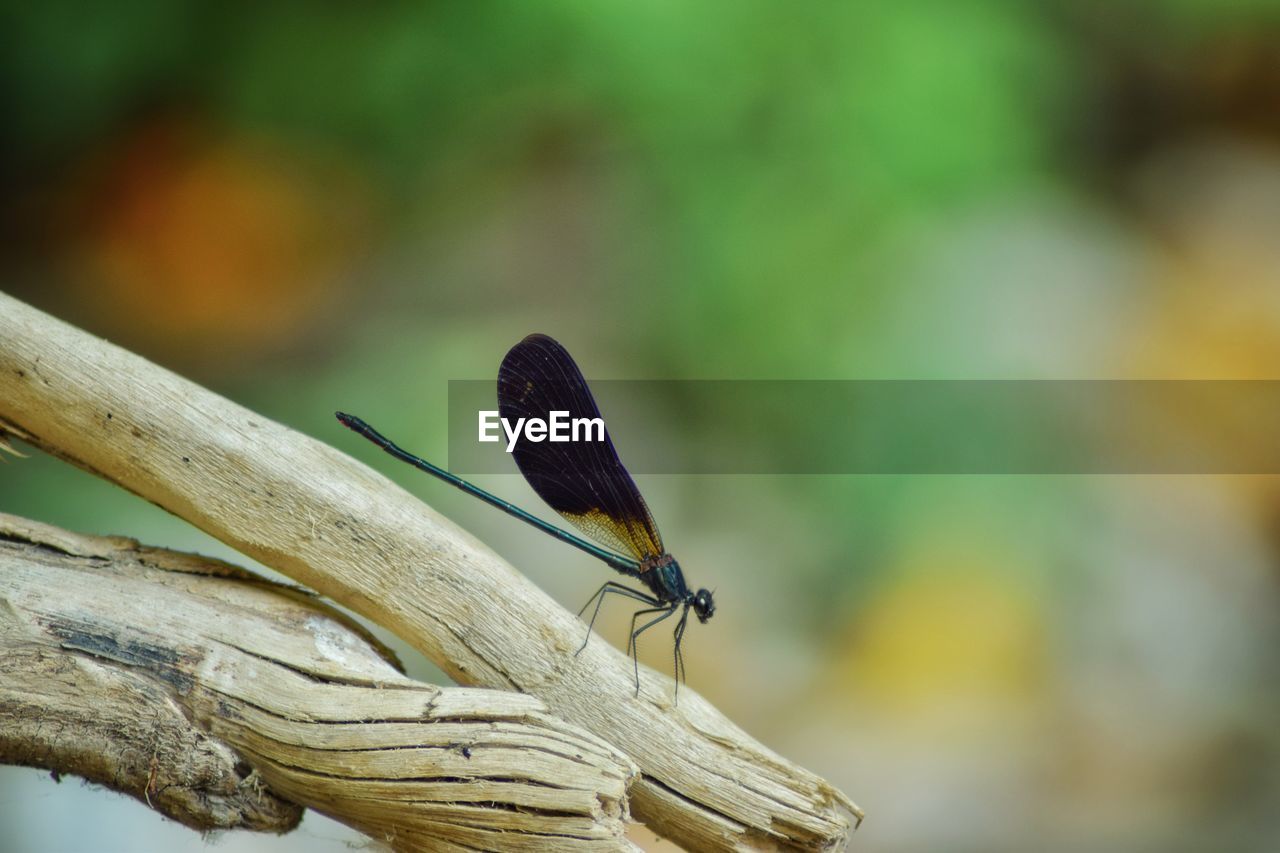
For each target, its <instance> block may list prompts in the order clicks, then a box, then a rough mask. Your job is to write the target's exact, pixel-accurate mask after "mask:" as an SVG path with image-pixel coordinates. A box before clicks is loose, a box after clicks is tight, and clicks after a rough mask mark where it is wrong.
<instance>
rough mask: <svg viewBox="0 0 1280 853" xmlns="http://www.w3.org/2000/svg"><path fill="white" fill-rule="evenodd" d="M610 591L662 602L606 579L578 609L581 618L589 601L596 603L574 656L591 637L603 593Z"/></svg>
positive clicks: (585, 645) (649, 602) (636, 598)
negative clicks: (584, 634) (580, 608)
mask: <svg viewBox="0 0 1280 853" xmlns="http://www.w3.org/2000/svg"><path fill="white" fill-rule="evenodd" d="M610 592H612V593H614V594H616V595H625V596H626V597H627V598H634V599H635V600H636V601H639V602H642V603H644V604H661V603H662V602H660V601H658V599H656V598H654V597H653V596H651V595H646V594H645V593H643V592H640V591H639V590H638V589H632V588H631V587H629V586H623V585H622V584H620V583H618V582H617V581H606V582H605V583H604V584H602V585H601V586H600V588H599V589H598V590H596V594H595V595H593V596H591V597H590V598H588V599H587V603H586V604H584V605H582V610H579V611H578V616H579V618H581V616H582V614H583V612H584V611H585V610H586V609H587V608H588V607H590V606H591V602H593V601H594V602H595V603H596V609H595V610H594V611H592V613H591V621H590V622H589V623H587V635H586V636H585V637H583V638H582V645H581V646H578V650H577V651H576V652H574V653H573V656H574V657H577V656H578V655H580V654H581V653H582V650H583V649H585V648H586V647H587V642H588V641H589V640H590V639H591V629H592V628H593V627H595V624H596V617H597V616H599V615H600V605H602V604H604V597H605V594H606V593H610Z"/></svg>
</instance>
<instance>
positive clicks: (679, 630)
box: [675, 604, 689, 703]
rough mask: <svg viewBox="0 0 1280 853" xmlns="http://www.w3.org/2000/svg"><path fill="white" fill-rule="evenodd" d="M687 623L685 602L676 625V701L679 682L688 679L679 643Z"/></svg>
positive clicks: (678, 699)
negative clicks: (678, 622)
mask: <svg viewBox="0 0 1280 853" xmlns="http://www.w3.org/2000/svg"><path fill="white" fill-rule="evenodd" d="M688 624H689V606H688V605H687V604H686V605H685V608H684V613H681V614H680V624H679V625H676V651H675V658H676V664H675V666H676V691H675V702H676V703H679V701H680V682H681V681H688V680H689V679H688V678H687V677H685V674H684V652H682V651H680V643H681V642H683V641H684V629H685V626H686V625H688Z"/></svg>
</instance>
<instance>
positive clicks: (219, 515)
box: [0, 294, 861, 850]
mask: <svg viewBox="0 0 1280 853" xmlns="http://www.w3.org/2000/svg"><path fill="white" fill-rule="evenodd" d="M338 403H341V401H335V406H334V408H338V405H336V404H338ZM6 428H7V430H8V431H9V432H10V433H12V434H13V435H15V436H17V437H19V438H22V439H23V440H25V441H28V442H30V443H32V444H34V445H36V446H38V447H40V448H42V449H44V450H46V451H48V452H50V453H53V454H56V455H58V456H60V457H62V458H64V459H66V460H68V461H70V462H72V463H74V464H76V465H79V466H81V467H82V468H85V469H87V470H90V471H92V472H94V473H97V474H98V475H100V476H103V477H105V478H107V479H109V480H111V481H112V482H115V483H117V484H119V485H121V486H123V487H124V488H127V489H129V490H131V491H133V492H135V493H137V494H139V495H141V496H143V497H145V498H146V499H148V500H150V501H152V502H154V503H156V504H158V505H159V506H161V507H164V508H165V509H167V510H169V511H170V512H172V513H174V514H176V515H178V516H180V517H182V518H184V519H186V520H187V521H189V522H191V523H192V524H194V525H196V526H198V527H200V528H201V529H202V530H205V531H206V532H208V533H210V534H212V535H213V536H215V537H217V538H219V539H221V540H222V541H224V542H226V543H228V544H230V545H231V546H233V547H235V548H237V549H238V550H240V551H241V552H242V553H245V554H247V555H249V556H250V557H253V558H254V559H256V560H259V561H260V562H262V563H263V564H265V565H268V566H271V567H272V568H274V569H276V570H278V571H280V572H282V573H283V574H285V575H287V576H289V577H291V578H293V579H294V580H296V581H298V582H300V583H302V584H304V585H306V586H308V587H310V588H312V589H315V590H317V591H319V592H320V593H322V594H324V595H326V596H328V597H330V598H331V599H333V600H334V601H336V602H338V603H340V604H342V605H344V606H346V607H349V608H350V609H352V610H353V611H355V612H357V613H360V614H362V615H363V616H366V617H368V618H369V619H371V620H373V621H374V622H376V623H378V624H380V625H383V626H384V627H386V628H388V629H390V630H391V631H393V632H395V633H396V634H397V635H399V636H400V637H402V638H404V639H405V640H406V641H408V642H410V643H411V644H413V645H414V646H416V647H417V648H418V649H420V650H421V651H422V652H423V653H424V654H426V655H427V656H428V657H429V658H431V659H432V660H433V661H435V662H436V663H437V664H438V665H440V666H441V668H443V669H444V670H445V671H446V672H448V673H449V674H450V675H451V676H452V677H453V678H454V679H456V680H457V681H459V682H460V683H463V684H472V685H480V686H485V687H493V688H501V689H506V690H514V691H520V692H524V693H528V694H532V695H534V696H537V697H539V698H540V699H542V700H543V701H544V702H545V703H546V704H547V706H548V707H549V708H550V709H551V710H552V711H553V712H554V713H555V714H557V715H559V716H561V717H563V718H564V719H565V720H567V721H570V722H572V723H575V724H577V725H579V726H581V727H583V728H585V729H587V730H588V731H591V732H593V733H595V734H597V735H599V736H600V737H602V738H605V739H606V740H608V741H609V742H610V743H612V744H614V745H615V746H617V747H619V748H620V749H622V750H623V751H624V752H625V753H626V754H627V755H629V756H631V757H632V759H633V760H635V762H636V763H637V764H638V765H639V766H640V769H641V771H642V774H643V775H642V777H641V779H640V781H639V782H637V783H636V785H635V786H634V787H633V789H632V792H631V809H632V812H633V813H634V814H635V815H636V816H637V817H639V818H640V819H641V820H643V821H644V822H645V823H647V824H648V825H649V826H650V827H651V828H652V829H654V830H655V831H656V832H659V833H661V834H663V835H667V836H669V837H671V838H672V839H674V840H676V841H678V842H680V843H681V844H683V845H685V846H686V847H689V848H691V849H699V850H702V849H707V850H727V849H814V850H819V849H824V850H825V849H839V848H842V847H843V846H844V845H845V843H846V842H847V839H848V836H849V833H850V831H851V827H852V825H853V823H854V821H855V820H860V818H861V812H860V811H859V810H858V809H857V807H856V806H855V805H854V804H853V803H852V802H851V801H850V800H849V799H848V798H847V797H846V796H845V795H844V794H842V793H841V792H839V791H838V790H836V789H835V788H833V787H832V786H831V785H829V784H828V783H827V782H825V781H824V780H822V779H821V778H819V777H817V776H815V775H814V774H812V773H810V772H808V771H806V770H804V769H802V768H800V767H797V766H796V765H794V764H792V763H791V762H789V761H787V760H786V759H784V758H782V757H781V756H778V755H777V754H776V753H774V752H772V751H771V750H769V749H767V748H766V747H764V746H762V745H761V744H759V743H758V742H757V741H755V740H754V739H752V738H751V737H750V736H748V735H747V734H746V733H744V732H743V731H742V730H741V729H740V728H738V727H737V726H736V725H734V724H733V723H732V722H731V721H729V720H728V719H727V718H726V717H725V716H724V715H723V714H721V713H720V712H719V711H718V710H716V709H715V708H714V707H713V706H712V705H711V704H710V703H708V702H706V701H705V700H704V699H702V697H700V696H699V695H698V694H697V693H696V691H694V690H691V689H690V690H687V691H686V690H685V689H684V688H682V689H681V691H680V703H679V706H678V707H672V702H671V699H672V688H673V684H672V682H671V680H670V678H668V677H667V676H665V675H661V674H658V673H656V672H654V671H652V670H650V669H648V668H646V667H642V668H641V682H642V686H641V693H640V697H639V698H635V697H634V696H633V689H634V685H633V681H632V674H631V673H632V670H631V665H630V662H629V661H628V660H627V659H626V658H625V657H624V655H623V654H622V653H621V652H620V651H619V650H617V649H616V648H614V647H613V646H611V645H610V644H608V643H606V642H603V641H594V642H591V643H589V644H588V645H587V647H586V649H585V650H584V651H583V652H582V654H581V655H579V656H577V657H574V655H573V650H574V649H576V648H577V647H578V645H579V644H580V642H581V637H582V631H583V626H582V623H581V622H580V621H578V620H577V619H576V618H575V617H574V616H573V614H571V613H568V612H567V611H565V610H564V609H563V608H562V607H560V606H559V605H558V604H557V603H556V602H555V601H553V600H552V599H551V598H549V597H548V596H547V595H546V594H545V593H543V592H542V591H541V590H539V589H538V588H537V587H536V586H534V585H533V584H531V583H530V582H529V581H528V580H527V579H525V578H524V577H523V576H522V575H521V574H519V573H518V572H516V571H515V570H514V569H512V568H511V567H510V566H509V565H508V564H507V563H505V562H504V561H503V560H501V559H500V558H499V557H497V556H496V555H495V554H494V553H493V552H492V551H490V550H489V549H488V548H487V547H485V546H484V545H483V544H482V543H480V542H479V541H477V540H476V539H475V538H474V537H472V536H470V535H469V534H467V533H466V532H464V531H462V530H460V529H459V528H458V527H456V526H455V525H454V524H452V523H450V522H449V521H448V520H447V519H444V518H443V517H441V516H440V515H438V514H437V513H436V512H434V511H433V510H432V509H431V508H430V507H428V506H426V505H425V504H423V503H422V502H421V501H419V500H418V499H416V498H414V497H413V496H411V495H409V494H408V493H407V492H405V491H404V490H402V489H401V488H399V487H398V486H396V485H395V484H393V483H391V482H390V481H389V480H387V479H386V478H385V477H383V476H381V475H379V474H377V473H375V472H373V471H372V470H370V469H369V468H367V467H366V466H364V465H362V464H360V463H358V462H356V461H354V460H353V459H351V458H350V457H348V456H346V455H345V454H343V453H340V452H338V451H336V450H334V449H333V448H332V447H329V446H328V445H327V444H325V443H323V442H320V441H316V440H315V439H312V438H310V437H308V436H305V435H302V434H300V433H298V432H296V431H293V430H290V429H288V428H286V427H284V426H282V425H280V424H277V423H274V422H271V421H269V420H267V419H265V418H263V417H261V416H259V415H257V414H255V413H253V412H251V411H249V410H247V409H244V408H243V407H241V406H238V405H236V404H234V403H232V402H230V401H228V400H226V399H224V398H222V397H219V396H218V395H216V394H213V393H212V392H210V391H208V390H206V389H204V388H201V387H200V386H198V385H196V384H194V383H191V382H188V381H186V380H184V379H182V378H180V377H178V376H175V375H174V374H172V373H170V372H168V371H166V370H164V369H162V368H159V367H157V366H155V365H153V364H151V363H149V362H147V361H146V360H144V359H142V358H140V357H138V356H136V355H133V354H131V353H129V352H126V351H124V350H122V349H120V348H118V347H115V346H112V345H111V344H109V343H107V342H105V341H102V340H100V339H97V338H94V337H93V336H91V335H88V334H86V333H84V332H82V331H80V330H78V329H75V328H73V327H71V326H69V325H67V324H65V323H62V322H60V321H58V320H55V319H54V318H51V317H49V316H48V315H45V314H43V313H41V312H39V311H37V310H35V309H33V308H31V307H30V306H27V305H25V304H23V303H21V302H19V301H17V300H14V299H12V298H10V297H7V296H5V295H3V294H0V431H4V430H5V429H6ZM345 435H346V433H345V431H342V430H341V428H340V427H338V426H337V425H336V423H335V426H334V435H333V436H332V438H334V439H335V440H336V439H338V438H339V436H345ZM360 444H361V445H363V442H361V443H360Z"/></svg>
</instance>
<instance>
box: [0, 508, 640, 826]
mask: <svg viewBox="0 0 1280 853" xmlns="http://www.w3.org/2000/svg"><path fill="white" fill-rule="evenodd" d="M393 662H394V658H392V657H390V654H389V653H388V652H386V651H385V650H383V649H382V648H381V647H380V646H378V645H377V643H376V641H375V640H373V639H371V638H370V637H369V636H368V635H367V634H366V633H365V632H363V631H362V630H361V629H360V628H359V627H357V626H356V625H355V623H353V622H351V621H350V620H349V619H347V618H346V617H344V616H342V615H341V614H339V613H338V612H337V611H335V610H333V609H332V608H330V607H327V606H325V605H324V604H322V603H321V602H320V601H318V600H317V599H316V598H315V597H314V596H309V595H306V594H303V593H301V592H300V591H299V590H296V589H292V588H289V587H283V586H280V585H278V584H272V583H268V582H267V581H264V580H262V579H260V578H258V577H256V576H254V575H252V574H250V573H248V572H246V571H243V570H241V569H238V568H235V567H234V566H229V565H227V564H225V563H221V562H219V561H216V560H209V559H205V558H200V557H195V556H192V555H189V554H180V553H176V552H173V551H165V550H161V549H156V548H143V547H140V546H139V545H138V544H137V543H136V542H133V541H132V540H128V539H122V538H102V537H93V536H82V535H77V534H74V533H69V532H67V531H64V530H59V529H57V528H51V527H47V526H45V525H39V524H35V523H33V522H29V521H24V520H23V519H19V518H16V517H15V516H10V515H4V514H0V762H3V763H11V764H25V765H33V766H38V767H44V768H46V769H50V770H53V771H54V772H57V773H69V774H76V775H80V776H84V777H85V778H87V779H89V780H91V781H94V782H98V783H101V784H103V785H106V786H107V787H110V788H113V789H115V790H118V791H121V792H123V793H126V794H129V795H131V796H133V797H136V798H137V799H139V800H142V801H144V802H146V803H147V804H148V805H149V806H151V807H152V808H154V809H156V810H157V811H160V812H161V813H163V814H165V815H167V816H169V817H171V818H174V819H175V820H178V821H180V822H181V823H183V824H186V825H187V826H190V827H192V828H194V829H200V830H208V829H228V828H246V829H255V830H260V831H272V832H287V831H288V830H290V829H292V828H293V827H294V826H295V825H296V824H297V822H298V820H299V818H300V817H301V814H302V809H301V808H300V806H307V807H310V808H314V809H316V810H317V811H321V812H324V813H326V814H328V815H330V816H331V817H334V818H335V819H337V820H340V821H342V822H343V823H346V824H348V825H350V826H353V827H355V828H357V829H359V830H361V831H362V832H365V833H366V834H368V835H371V836H373V837H374V838H379V839H382V840H385V841H387V842H388V843H390V844H391V846H392V847H393V848H395V849H398V850H441V849H445V850H449V849H456V850H473V849H477V848H479V849H485V850H515V851H520V850H546V849H552V848H554V849H557V850H631V849H634V847H633V846H632V845H631V844H630V843H629V842H628V841H627V840H626V839H625V838H624V837H623V833H624V831H625V821H626V817H627V814H626V800H625V792H626V787H627V785H628V784H629V782H630V781H631V780H632V779H633V778H634V776H635V768H634V766H633V765H632V764H631V762H630V761H629V760H628V759H627V758H626V757H625V756H623V755H621V754H620V753H618V752H617V750H615V749H614V748H613V747H611V746H609V745H608V744H606V743H604V742H603V741H601V740H599V739H598V738H596V737H594V736H592V735H590V734H587V733H586V732H584V731H582V730H581V729H579V728H577V727H576V726H571V725H569V724H567V723H564V722H562V721H560V720H558V719H556V718H555V717H552V716H550V715H549V714H547V713H546V712H545V710H544V709H543V707H542V704H541V703H540V702H538V700H536V699H534V698H532V697H529V696H523V695H521V694H518V693H510V692H506V691H497V690H477V689H474V688H460V687H455V688H438V687H434V686H432V685H428V684H422V683H419V682H415V681H412V680H410V679H408V678H406V677H405V676H404V675H402V674H401V673H400V672H399V670H398V668H397V667H396V666H394V665H393ZM295 803H296V804H298V805H295Z"/></svg>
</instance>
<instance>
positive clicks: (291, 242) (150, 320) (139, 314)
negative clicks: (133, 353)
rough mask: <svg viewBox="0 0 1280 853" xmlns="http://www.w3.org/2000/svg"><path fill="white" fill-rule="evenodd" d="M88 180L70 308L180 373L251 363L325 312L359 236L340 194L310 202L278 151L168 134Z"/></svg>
mask: <svg viewBox="0 0 1280 853" xmlns="http://www.w3.org/2000/svg"><path fill="white" fill-rule="evenodd" d="M294 159H295V160H296V159H298V158H296V157H295V158H294ZM99 168H100V170H101V172H102V175H101V178H100V179H99V180H96V181H94V182H93V184H94V186H93V188H92V189H91V190H90V191H89V203H88V206H87V212H88V216H87V221H86V223H85V224H86V226H87V227H86V228H85V230H84V233H83V243H82V247H81V252H80V253H79V254H80V257H81V259H82V260H83V261H84V262H85V264H86V265H87V267H88V272H89V273H90V275H89V276H86V277H84V278H86V279H87V280H88V281H90V282H93V284H92V285H88V286H86V287H84V288H83V290H82V292H81V293H79V294H77V298H79V299H80V300H82V304H86V303H87V307H90V308H92V309H93V312H94V314H95V316H98V317H100V318H102V319H104V320H106V321H108V322H110V323H111V325H112V326H114V327H115V328H116V331H118V333H119V334H120V335H121V336H122V337H124V338H126V339H133V340H134V341H136V342H137V343H140V344H143V345H147V348H148V349H152V350H154V349H157V348H159V349H162V350H165V351H166V352H165V353H164V354H166V355H170V356H172V357H173V358H175V359H177V360H184V361H188V362H189V361H191V360H195V361H197V362H199V361H201V360H206V359H208V360H217V361H222V360H225V359H227V358H230V359H232V360H237V359H242V358H252V357H253V356H254V355H256V354H258V353H260V352H262V351H263V350H265V349H273V348H277V347H279V346H281V345H282V344H283V343H285V342H287V341H289V340H290V339H293V338H296V337H297V336H298V335H299V334H300V333H301V332H303V331H304V330H305V329H306V328H307V327H308V326H309V324H311V323H313V322H315V320H316V319H317V317H318V316H319V314H320V313H321V312H322V310H323V309H324V308H326V307H327V306H329V305H330V304H331V302H332V300H331V297H332V295H333V290H334V288H333V285H334V284H335V280H336V278H337V274H338V273H339V272H340V271H341V269H342V267H343V266H345V264H346V263H347V262H349V261H350V255H351V252H352V250H353V248H354V247H355V245H356V241H355V240H354V239H353V236H352V235H353V234H354V233H355V232H356V231H358V230H359V229H358V228H356V227H354V225H355V223H354V222H353V220H352V217H351V215H350V214H349V213H348V211H350V210H351V209H352V208H353V207H354V208H359V207H360V206H359V205H353V204H351V201H352V200H351V198H350V183H349V182H348V183H347V184H345V185H343V184H342V183H339V186H338V187H336V188H333V192H327V193H325V194H322V193H321V191H320V187H319V186H318V185H317V182H316V181H315V180H313V179H311V178H310V177H309V176H308V175H306V174H305V173H304V171H303V169H301V168H299V167H298V166H296V165H294V164H293V163H292V162H290V161H289V159H288V158H287V157H286V155H285V152H282V151H279V150H276V149H273V148H272V147H271V146H269V145H267V144H265V143H261V142H257V141H254V140H249V139H246V138H217V137H215V136H214V135H212V134H209V133H207V132H205V131H203V129H201V128H198V127H193V126H190V125H187V124H180V123H164V124H160V125H155V126H151V127H148V128H146V129H144V130H143V131H142V132H140V133H137V134H136V135H135V136H134V137H132V138H131V139H129V140H128V141H127V142H126V143H125V144H124V145H123V146H121V147H120V148H119V149H118V150H116V151H114V152H113V153H111V154H108V155H107V156H106V157H105V158H104V162H103V163H102V164H101V165H100V167H99ZM344 195H345V197H344ZM139 338H141V340H138V339H139Z"/></svg>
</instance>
